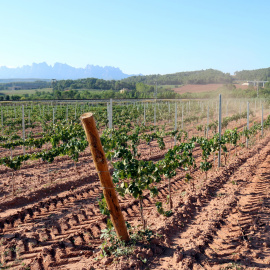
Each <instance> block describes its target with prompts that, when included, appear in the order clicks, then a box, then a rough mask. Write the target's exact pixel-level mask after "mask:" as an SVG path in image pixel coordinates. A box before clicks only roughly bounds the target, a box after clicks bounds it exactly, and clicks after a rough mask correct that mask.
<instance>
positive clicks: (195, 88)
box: [173, 84, 248, 94]
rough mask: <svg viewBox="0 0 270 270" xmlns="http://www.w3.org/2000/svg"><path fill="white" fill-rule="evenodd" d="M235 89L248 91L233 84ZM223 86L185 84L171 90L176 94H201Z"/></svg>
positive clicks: (245, 86)
mask: <svg viewBox="0 0 270 270" xmlns="http://www.w3.org/2000/svg"><path fill="white" fill-rule="evenodd" d="M234 85H235V87H236V89H248V86H247V85H240V84H234ZM222 86H223V84H187V85H184V86H182V87H179V88H173V90H174V91H175V92H176V93H178V94H184V93H203V92H211V91H216V90H217V89H219V88H221V87H222Z"/></svg>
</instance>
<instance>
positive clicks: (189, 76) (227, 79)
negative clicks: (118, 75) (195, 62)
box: [122, 69, 233, 85]
mask: <svg viewBox="0 0 270 270" xmlns="http://www.w3.org/2000/svg"><path fill="white" fill-rule="evenodd" d="M122 81H124V82H129V83H131V82H133V83H134V82H135V83H137V82H142V83H145V84H150V85H154V84H155V83H157V84H159V85H185V84H209V83H224V84H228V83H232V81H233V78H232V76H231V75H230V74H229V73H223V72H222V71H219V70H215V69H206V70H198V71H188V72H178V73H174V74H166V75H146V76H132V77H128V78H126V79H123V80H122Z"/></svg>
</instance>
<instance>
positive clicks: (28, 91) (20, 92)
mask: <svg viewBox="0 0 270 270" xmlns="http://www.w3.org/2000/svg"><path fill="white" fill-rule="evenodd" d="M43 91H44V92H46V93H47V92H49V93H52V88H42V89H24V90H0V93H1V94H5V95H10V96H14V95H19V96H20V95H25V94H28V95H31V94H36V93H37V92H43Z"/></svg>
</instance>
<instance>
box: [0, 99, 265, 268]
mask: <svg viewBox="0 0 270 270" xmlns="http://www.w3.org/2000/svg"><path fill="white" fill-rule="evenodd" d="M262 106H263V107H264V113H263V119H264V121H263V123H262V122H261V118H262ZM208 108H209V109H208ZM247 109H248V108H247V101H246V100H245V101H242V100H225V101H223V107H222V111H223V120H222V132H221V134H222V137H221V139H219V134H218V133H217V132H218V123H217V121H216V120H217V119H218V101H217V100H211V101H200V100H199V101H188V100H186V101H182V102H181V101H178V102H175V101H166V102H164V101H157V103H152V102H147V101H146V102H144V103H139V102H137V103H133V102H129V103H126V104H117V103H116V102H114V103H113V107H112V108H111V107H110V103H108V104H102V103H100V104H91V103H86V102H82V101H78V102H77V103H76V104H64V103H63V104H56V103H25V104H24V107H23V111H24V117H23V116H22V105H20V104H16V103H13V104H5V105H2V106H1V137H0V139H1V142H0V151H1V152H0V164H1V165H0V171H1V176H2V177H1V182H0V269H81V270H82V269H109V268H111V269H269V264H270V259H269V258H270V237H269V235H270V227H269V224H270V223H269V222H270V197H269V192H270V173H269V169H268V168H269V163H270V158H269V153H270V134H269V128H270V118H269V117H268V115H269V105H268V104H267V103H266V102H265V101H264V100H250V101H249V113H247ZM87 111H92V112H94V115H95V119H96V123H97V128H98V130H99V133H100V136H101V141H102V144H103V148H104V151H105V153H106V156H107V159H108V161H109V168H110V173H111V175H112V176H113V181H114V185H115V187H116V190H117V192H118V194H119V202H120V206H121V210H122V213H123V216H124V219H125V221H126V222H127V223H128V226H127V227H128V232H129V235H130V238H131V241H130V242H129V243H128V244H124V243H123V242H121V241H119V240H118V239H117V237H116V234H115V231H114V229H113V228H112V226H111V222H110V221H109V216H108V214H109V212H108V209H107V207H106V203H105V201H104V199H102V198H101V194H102V190H103V189H102V187H101V185H100V181H99V177H98V173H97V171H96V169H95V166H94V163H93V160H92V157H91V154H90V150H89V146H88V142H87V141H86V138H85V134H84V130H83V129H82V126H81V123H80V121H79V119H78V118H79V116H80V115H81V114H83V113H84V112H87ZM111 112H112V113H111ZM247 115H248V119H249V126H248V128H246V127H247ZM22 119H23V121H22ZM108 127H113V129H108ZM262 127H263V130H262ZM22 137H25V138H24V140H23V139H21V138H22ZM219 149H221V150H220V158H221V159H220V161H221V164H220V167H219V166H218V153H219ZM120 195H122V196H120Z"/></svg>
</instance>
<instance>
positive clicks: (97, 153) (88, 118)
mask: <svg viewBox="0 0 270 270" xmlns="http://www.w3.org/2000/svg"><path fill="white" fill-rule="evenodd" d="M80 119H81V122H82V125H83V128H84V131H85V134H86V137H87V141H88V142H89V146H90V150H91V153H92V156H93V160H94V164H95V167H96V170H97V172H98V177H99V180H100V183H101V186H102V188H103V194H104V197H105V199H106V202H107V206H108V209H109V211H110V215H111V220H112V223H113V226H114V228H115V231H116V233H117V236H118V237H119V238H120V239H121V240H124V241H129V235H128V232H127V227H126V224H125V220H124V217H123V214H122V212H121V209H120V205H119V202H118V198H117V195H116V192H115V189H114V185H113V182H112V178H111V175H110V172H109V168H108V164H107V160H106V157H105V153H104V151H103V148H102V145H101V141H100V138H99V134H98V131H97V128H96V123H95V120H94V117H93V114H92V113H84V114H83V115H81V117H80Z"/></svg>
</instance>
